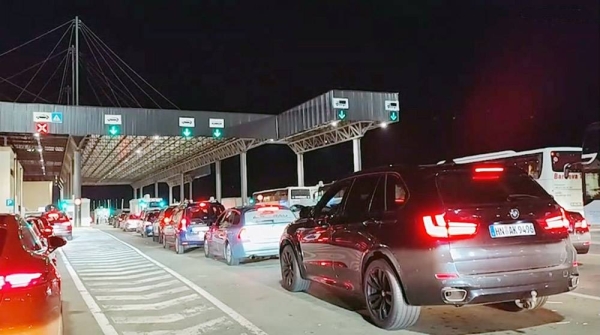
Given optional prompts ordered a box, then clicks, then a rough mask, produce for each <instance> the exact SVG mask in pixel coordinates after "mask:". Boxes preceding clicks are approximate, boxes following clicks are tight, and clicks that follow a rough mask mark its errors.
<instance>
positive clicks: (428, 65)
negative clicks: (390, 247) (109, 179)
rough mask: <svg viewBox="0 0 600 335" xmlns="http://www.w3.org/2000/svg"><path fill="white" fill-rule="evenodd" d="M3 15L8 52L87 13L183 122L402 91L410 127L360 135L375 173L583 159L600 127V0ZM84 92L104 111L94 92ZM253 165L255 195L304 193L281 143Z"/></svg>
mask: <svg viewBox="0 0 600 335" xmlns="http://www.w3.org/2000/svg"><path fill="white" fill-rule="evenodd" d="M2 8H3V10H2V11H1V12H0V53H2V52H3V51H5V50H8V49H10V48H12V47H14V46H16V45H19V44H21V43H23V42H26V41H27V40H30V39H31V38H33V37H35V36H37V35H40V34H41V33H43V32H45V31H48V30H50V29H51V28H53V27H56V26H58V25H60V24H62V23H64V22H66V21H67V20H69V19H72V18H73V17H75V15H79V17H80V18H81V20H82V21H83V22H84V23H85V24H86V25H87V26H88V27H89V28H91V30H92V31H94V32H95V33H96V34H97V35H98V36H99V37H100V38H102V39H103V40H104V41H105V42H106V43H107V44H108V45H109V46H110V47H111V48H112V50H114V51H115V52H116V53H117V54H118V55H119V56H120V57H121V58H122V59H123V60H125V61H126V62H127V63H128V64H129V65H131V67H132V68H133V69H135V70H136V71H137V72H138V73H139V74H140V75H142V76H143V77H144V78H145V79H146V80H148V81H149V82H150V83H151V84H152V85H153V86H155V87H156V88H157V89H158V90H159V91H160V92H161V93H162V94H164V95H165V96H166V97H168V98H169V99H170V100H171V101H173V102H174V103H175V104H177V105H178V106H179V107H180V108H182V109H195V110H218V111H242V112H256V113H269V114H278V113H280V112H283V111H285V110H287V109H289V108H291V107H293V106H295V105H297V104H299V103H301V102H303V101H305V100H308V99H310V98H312V97H314V96H317V95H319V94H322V93H324V92H326V91H329V90H331V89H336V88H340V89H342V88H343V89H358V90H372V91H390V92H400V104H401V106H402V117H401V122H399V123H398V124H395V125H392V126H390V127H388V128H387V129H379V130H374V131H371V132H369V133H368V134H367V135H366V136H365V137H364V139H363V141H362V148H363V154H362V158H363V168H368V167H373V166H378V165H382V164H387V163H429V162H435V161H437V160H439V159H443V158H446V157H449V156H463V155H469V154H477V153H484V152H491V151H498V150H507V149H514V150H523V149H532V148H536V147H544V146H553V145H574V146H577V145H580V141H581V135H582V130H583V128H584V127H585V125H586V124H588V123H590V122H592V121H595V120H599V119H600V108H599V107H600V106H599V101H600V97H599V92H600V87H599V85H598V84H599V83H598V78H599V68H598V63H599V59H600V58H599V54H598V41H599V40H600V36H599V33H598V31H599V20H598V12H599V8H598V1H562V2H559V1H410V3H409V1H397V0H391V1H333V0H328V1H322V0H321V1H305V0H303V1H296V2H291V1H276V2H272V1H226V0H214V1H208V0H203V1H198V0H194V1H191V0H190V1H183V0H181V1H131V0H130V1H122V2H117V1H110V2H106V3H102V2H98V1H91V0H88V1H82V0H80V1H76V2H75V1H73V2H68V1H25V0H14V1H8V0H6V1H2ZM59 38H60V34H53V35H51V36H48V37H47V38H44V39H41V40H39V41H36V42H35V43H32V44H31V46H30V48H29V49H27V50H26V51H24V52H25V53H20V54H19V55H20V56H18V57H12V58H11V57H2V58H0V76H1V77H8V76H10V75H12V74H14V73H16V72H18V71H19V70H21V69H24V68H26V67H27V66H29V65H31V64H33V63H36V62H39V61H41V60H43V59H44V58H45V57H46V55H47V54H48V52H49V50H50V49H51V48H52V47H53V45H54V44H55V43H56V42H57V41H58V39H59ZM28 47H29V46H28ZM55 67H56V65H55ZM49 68H51V67H49ZM51 70H54V69H53V68H51ZM48 76H49V74H48V75H46V77H48ZM40 77H42V76H41V75H40ZM30 78H31V75H28V76H23V77H18V78H15V80H14V82H15V83H19V84H20V85H25V84H26V83H27V82H28V80H29V79H30ZM37 82H39V83H37ZM42 85H44V80H42V79H40V80H36V82H35V83H34V84H32V86H31V87H32V89H33V88H34V87H35V88H36V89H37V91H39V88H41V86H42ZM50 86H53V87H50ZM58 90H59V86H58V84H57V83H54V82H53V83H52V84H51V85H49V87H48V88H47V90H46V91H45V92H47V93H45V94H47V95H42V96H44V97H45V98H46V99H48V100H52V101H56V100H57V94H58ZM37 91H36V92H37ZM0 93H1V94H0V99H1V100H7V101H14V99H15V98H16V96H17V95H18V93H19V92H18V91H16V93H15V91H14V90H11V89H10V88H7V86H6V83H0ZM81 95H82V98H81V99H82V101H81V103H82V104H96V101H95V100H94V99H93V95H91V93H90V92H89V91H87V92H86V90H85V87H83V88H82V93H81ZM19 101H21V102H25V101H31V98H28V97H22V98H21V99H20V100H19ZM164 107H168V106H164ZM351 154H352V149H351V144H350V143H346V144H341V145H338V146H335V147H331V148H327V149H321V150H317V151H315V152H310V153H308V154H306V155H305V176H306V184H307V185H310V184H316V183H317V182H318V181H319V180H323V181H325V182H328V181H331V180H334V179H337V178H340V177H341V176H343V175H344V174H346V173H349V172H351V170H352V157H351ZM334 155H335V156H334ZM331 157H336V160H335V161H332V160H331ZM248 164H249V166H248V174H249V178H248V179H249V192H250V193H251V192H253V191H258V190H262V189H268V188H275V187H283V186H288V185H293V184H296V160H295V157H294V154H293V153H292V151H291V150H290V149H289V148H287V147H285V146H278V145H270V146H264V147H260V148H257V149H254V150H252V151H250V152H249V153H248ZM223 173H224V180H223V196H239V159H238V158H237V157H234V158H231V159H228V160H226V161H225V162H224V163H223ZM151 189H153V187H149V188H148V189H147V190H146V192H150V193H151V192H152V191H151ZM213 189H214V178H211V177H205V178H202V179H199V180H196V181H195V182H194V193H195V195H196V197H206V196H209V195H213V194H214V191H213ZM175 192H176V193H175V194H178V189H175ZM160 193H161V194H160V195H161V196H163V197H166V195H167V189H166V186H165V185H163V186H162V187H161V192H160ZM186 194H187V193H186ZM83 196H84V197H89V198H105V197H110V198H113V199H114V198H121V197H126V198H130V197H131V189H130V188H129V187H127V186H126V187H122V188H106V187H103V188H88V187H85V188H84V190H83Z"/></svg>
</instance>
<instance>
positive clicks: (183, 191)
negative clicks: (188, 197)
mask: <svg viewBox="0 0 600 335" xmlns="http://www.w3.org/2000/svg"><path fill="white" fill-rule="evenodd" d="M179 185H181V187H180V188H179V202H183V199H185V189H184V186H185V178H184V175H183V173H182V174H181V182H180V183H179Z"/></svg>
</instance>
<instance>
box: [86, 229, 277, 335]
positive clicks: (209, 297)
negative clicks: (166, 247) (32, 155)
mask: <svg viewBox="0 0 600 335" xmlns="http://www.w3.org/2000/svg"><path fill="white" fill-rule="evenodd" d="M97 231H99V232H101V233H102V234H105V235H107V236H110V237H111V238H112V239H114V240H115V241H117V242H119V243H121V244H123V245H126V246H128V247H130V248H131V250H134V251H135V252H137V253H138V254H140V256H142V257H144V258H146V259H147V260H148V261H150V262H152V263H154V264H155V265H156V266H158V267H159V268H161V269H163V270H165V271H166V272H168V273H169V274H171V275H172V276H173V277H175V278H177V279H179V280H180V281H181V282H182V283H184V284H186V285H187V286H189V287H190V288H191V289H192V290H194V291H196V293H198V294H199V295H201V296H202V297H204V298H205V299H206V300H208V301H210V302H211V303H212V304H213V305H215V307H217V308H218V309H220V310H221V311H223V313H225V314H227V315H229V317H231V318H232V319H233V320H235V321H236V322H237V323H239V324H240V325H242V326H243V327H245V328H247V329H248V330H249V331H250V332H251V333H252V334H255V335H268V334H267V333H266V332H265V331H264V330H262V329H260V328H258V326H256V325H255V324H253V323H252V322H250V320H248V319H246V318H245V317H244V316H242V315H241V314H240V313H238V312H236V311H235V310H234V309H233V308H231V307H229V306H228V305H227V304H225V303H224V302H222V301H221V300H219V299H217V297H215V296H214V295H212V294H210V293H208V291H206V290H204V289H203V288H201V287H200V286H198V285H196V284H194V283H193V282H192V281H191V280H189V279H187V278H185V277H184V276H182V275H180V274H179V273H177V272H176V271H174V270H172V269H171V268H169V267H167V266H165V265H164V264H162V263H161V262H159V261H156V260H154V258H152V257H150V256H148V255H146V254H144V253H143V252H142V251H141V250H140V249H138V248H136V247H134V246H133V245H131V244H129V243H127V242H125V241H122V240H120V239H119V238H118V237H116V236H113V235H112V234H110V233H107V232H104V231H102V230H97ZM124 334H126V333H124ZM133 334H135V333H132V335H133ZM182 334H183V333H182Z"/></svg>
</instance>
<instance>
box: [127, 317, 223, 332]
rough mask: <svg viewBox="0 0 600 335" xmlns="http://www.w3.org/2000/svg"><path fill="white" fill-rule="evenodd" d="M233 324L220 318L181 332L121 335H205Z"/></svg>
mask: <svg viewBox="0 0 600 335" xmlns="http://www.w3.org/2000/svg"><path fill="white" fill-rule="evenodd" d="M232 324H233V322H231V321H229V320H227V317H225V316H222V317H220V318H216V319H213V320H210V321H207V322H203V323H201V324H199V325H196V326H193V327H189V328H186V329H182V330H177V331H172V330H155V331H150V332H123V335H171V334H177V335H198V334H206V333H208V332H209V331H211V330H216V331H219V330H221V329H222V328H221V327H222V326H228V325H232Z"/></svg>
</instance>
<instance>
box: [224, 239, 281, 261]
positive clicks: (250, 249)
mask: <svg viewBox="0 0 600 335" xmlns="http://www.w3.org/2000/svg"><path fill="white" fill-rule="evenodd" d="M233 252H234V255H235V257H236V258H250V257H273V256H279V241H274V242H272V243H248V242H244V243H240V244H236V245H235V246H234V248H233Z"/></svg>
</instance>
